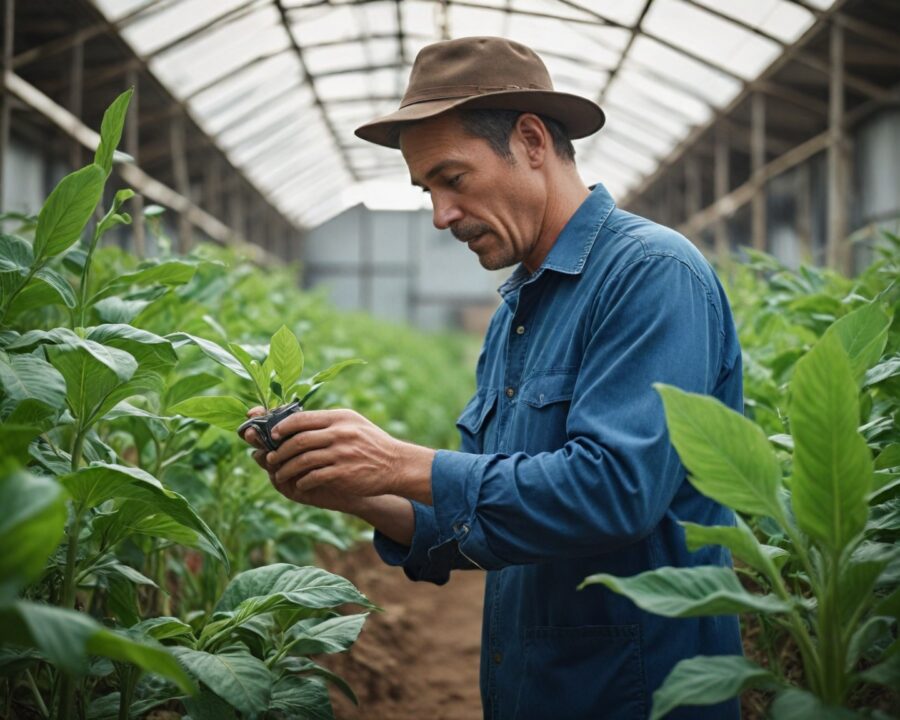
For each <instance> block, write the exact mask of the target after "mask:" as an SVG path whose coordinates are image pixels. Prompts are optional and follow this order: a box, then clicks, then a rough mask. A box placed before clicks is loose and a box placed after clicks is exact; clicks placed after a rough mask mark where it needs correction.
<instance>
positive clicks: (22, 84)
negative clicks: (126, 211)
mask: <svg viewBox="0 0 900 720" xmlns="http://www.w3.org/2000/svg"><path fill="white" fill-rule="evenodd" d="M3 86H4V88H5V89H6V91H8V92H9V93H10V94H11V95H15V96H16V97H17V98H19V99H20V100H21V101H22V102H24V103H25V104H26V105H28V106H29V107H31V108H33V109H34V110H36V111H37V112H39V113H40V114H41V115H43V116H44V117H45V118H47V119H48V120H50V121H51V122H52V123H53V124H54V125H56V126H57V127H58V128H59V129H60V130H62V131H63V132H64V133H65V134H66V135H68V136H69V137H71V138H72V139H74V140H75V141H77V142H79V143H81V144H82V145H84V146H85V147H86V148H88V149H89V150H91V151H93V150H96V149H97V145H98V144H99V142H100V136H99V135H98V134H97V133H96V132H94V131H93V130H91V129H90V128H89V127H88V126H87V125H85V124H84V123H83V122H81V120H79V119H78V118H76V117H75V116H74V115H72V113H70V112H69V111H68V110H66V109H65V108H64V107H62V106H60V105H58V104H56V103H55V102H54V101H53V100H51V99H50V98H49V97H47V96H46V95H44V94H43V93H42V92H41V91H40V90H38V89H37V88H36V87H34V86H33V85H31V84H30V83H28V82H27V81H25V80H23V79H22V78H21V77H19V76H18V75H16V74H15V73H13V72H12V71H9V70H8V71H6V72H5V73H4V75H3ZM115 169H116V172H117V173H118V174H119V175H120V176H121V177H122V179H123V180H125V182H127V183H128V184H129V185H130V186H131V187H133V188H134V189H135V190H136V191H137V192H139V193H141V194H142V195H144V196H145V197H147V198H150V199H151V200H153V201H155V202H158V203H160V204H161V205H165V206H166V207H169V208H171V209H173V210H175V211H176V212H178V213H182V214H184V215H185V216H186V218H187V219H188V221H189V222H190V223H191V224H192V225H193V226H195V227H197V228H198V229H200V230H202V231H203V232H204V233H205V234H206V235H208V236H209V237H210V238H212V239H213V240H215V241H216V242H219V243H221V244H223V245H231V246H236V247H239V248H240V249H241V250H243V251H245V252H247V253H248V255H249V256H250V257H251V258H252V259H253V260H255V261H256V262H259V263H264V264H265V263H272V262H274V260H275V258H273V257H272V256H270V255H269V254H268V253H267V252H266V251H265V250H263V249H262V248H261V247H259V246H257V245H251V244H250V243H247V242H246V241H245V240H244V239H243V238H241V237H239V236H238V235H237V234H236V233H235V232H234V231H233V230H232V229H231V228H229V227H228V226H226V225H224V224H223V223H222V222H220V221H219V220H218V219H216V218H214V217H213V216H212V215H210V214H209V213H208V212H206V211H205V210H203V209H201V208H200V207H198V206H197V205H196V204H194V203H193V202H191V201H190V200H188V199H187V198H186V197H184V196H183V195H181V194H179V193H177V192H175V191H174V190H172V189H171V188H170V187H168V186H166V185H163V184H162V183H161V182H159V181H158V180H156V179H154V178H152V177H150V176H149V175H148V174H147V173H145V172H144V171H143V170H141V168H139V167H138V166H137V165H132V164H119V165H116V167H115Z"/></svg>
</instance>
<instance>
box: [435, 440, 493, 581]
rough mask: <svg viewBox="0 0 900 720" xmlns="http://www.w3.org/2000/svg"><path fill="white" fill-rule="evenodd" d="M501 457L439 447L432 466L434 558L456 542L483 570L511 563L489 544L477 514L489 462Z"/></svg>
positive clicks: (463, 554)
mask: <svg viewBox="0 0 900 720" xmlns="http://www.w3.org/2000/svg"><path fill="white" fill-rule="evenodd" d="M499 459H502V458H501V456H495V455H471V454H468V453H462V452H454V451H451V450H439V451H438V452H437V453H436V454H435V456H434V461H433V463H432V465H431V497H432V502H433V503H434V522H435V526H436V530H437V542H438V544H437V546H435V547H432V548H431V549H430V551H429V556H430V557H431V558H433V559H434V558H436V556H439V555H443V554H445V553H446V550H445V549H444V546H446V545H447V544H450V543H453V544H456V546H457V548H458V550H459V552H460V554H462V556H463V557H464V558H466V559H467V560H468V561H469V562H471V563H473V564H474V565H476V566H478V567H480V568H482V569H483V570H497V569H499V568H501V567H504V566H506V565H508V563H506V562H503V561H502V560H501V559H500V558H498V557H497V556H496V555H495V554H494V553H493V552H492V551H491V549H490V547H489V546H488V542H487V538H486V537H485V532H484V531H485V528H484V523H483V522H482V521H481V520H480V519H479V517H478V513H477V508H478V498H479V495H480V493H481V485H482V482H483V481H484V480H483V479H484V478H485V477H486V474H487V471H488V467H489V464H490V463H492V462H494V461H496V460H499Z"/></svg>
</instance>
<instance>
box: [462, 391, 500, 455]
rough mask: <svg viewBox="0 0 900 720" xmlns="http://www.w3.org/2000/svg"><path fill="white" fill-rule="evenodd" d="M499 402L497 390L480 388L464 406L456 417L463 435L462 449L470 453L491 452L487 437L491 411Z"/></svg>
mask: <svg viewBox="0 0 900 720" xmlns="http://www.w3.org/2000/svg"><path fill="white" fill-rule="evenodd" d="M496 403H497V391H496V390H493V389H489V388H485V389H482V390H479V391H478V392H477V393H476V394H475V396H474V397H473V398H472V399H471V400H469V404H468V405H466V406H465V408H463V411H462V413H461V414H460V416H459V417H458V418H457V419H456V427H457V428H458V429H459V432H460V436H461V437H462V444H461V445H460V450H462V451H463V452H469V453H484V452H491V451H492V450H491V443H490V440H489V438H488V437H487V434H488V431H489V430H490V426H491V424H492V423H491V421H490V420H491V411H492V410H493V409H494V406H495V405H496Z"/></svg>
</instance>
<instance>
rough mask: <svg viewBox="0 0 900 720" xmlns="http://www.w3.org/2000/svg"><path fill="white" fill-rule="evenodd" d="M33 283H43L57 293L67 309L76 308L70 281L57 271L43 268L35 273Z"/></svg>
mask: <svg viewBox="0 0 900 720" xmlns="http://www.w3.org/2000/svg"><path fill="white" fill-rule="evenodd" d="M31 282H32V283H37V282H41V283H43V284H44V285H46V286H47V287H49V288H50V289H51V290H52V291H53V292H54V293H55V295H56V296H57V298H58V299H59V300H61V301H62V303H63V304H64V305H65V306H66V307H67V308H74V307H75V302H76V301H75V291H74V290H73V289H72V286H71V285H69V281H68V280H66V279H65V278H64V277H63V276H62V275H60V274H59V273H58V272H56V270H51V269H50V268H48V267H44V268H41V269H40V270H38V271H37V273H35V276H34V279H33V280H32V281H31ZM26 292H27V287H26Z"/></svg>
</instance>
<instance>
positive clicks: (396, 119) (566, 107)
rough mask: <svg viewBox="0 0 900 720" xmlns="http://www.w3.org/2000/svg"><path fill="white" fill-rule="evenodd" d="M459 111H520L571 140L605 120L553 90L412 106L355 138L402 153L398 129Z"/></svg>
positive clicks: (588, 105) (592, 107) (596, 109)
mask: <svg viewBox="0 0 900 720" xmlns="http://www.w3.org/2000/svg"><path fill="white" fill-rule="evenodd" d="M460 108H467V109H480V110H518V111H520V112H531V113H535V114H538V115H545V116H547V117H549V118H552V119H554V120H557V121H559V122H560V123H562V125H563V126H564V127H565V128H566V134H567V135H568V136H569V138H571V139H573V140H574V139H576V138H582V137H586V136H588V135H591V134H593V133H595V132H597V131H598V130H599V129H600V128H601V127H603V124H604V123H605V122H606V116H605V115H604V114H603V110H601V109H600V106H599V105H597V103H595V102H592V101H590V100H588V99H587V98H583V97H580V96H578V95H572V94H570V93H562V92H556V91H553V90H502V91H498V92H492V93H485V94H483V95H470V96H468V97H462V98H447V99H443V100H427V101H424V102H419V103H413V104H411V105H407V106H406V107H402V108H400V109H399V110H397V111H395V112H392V113H391V114H390V115H385V116H383V117H380V118H376V119H375V120H372V121H370V122H367V123H366V124H364V125H360V126H359V127H358V128H356V133H355V134H356V136H357V137H359V138H362V139H363V140H367V141H369V142H371V143H375V144H376V145H383V146H384V147H389V148H394V149H399V147H400V145H399V133H398V132H397V126H398V125H403V124H407V123H413V122H416V121H419V120H426V119H428V118H432V117H436V116H438V115H441V114H443V113H445V112H448V111H450V110H457V109H460Z"/></svg>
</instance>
